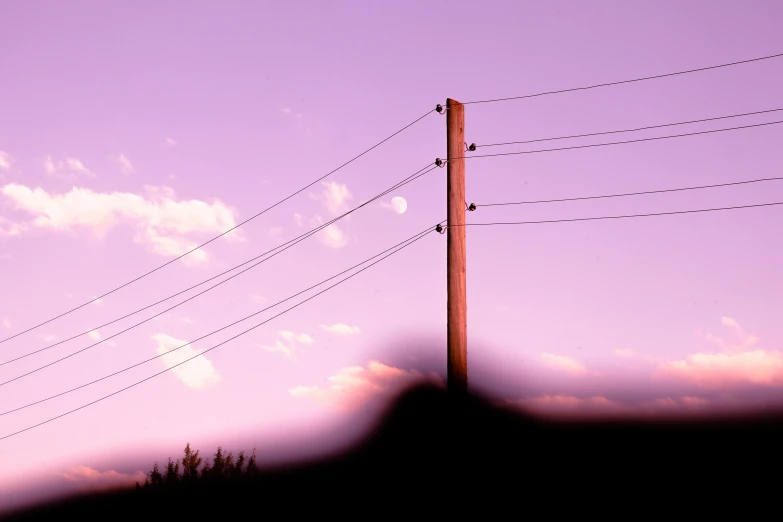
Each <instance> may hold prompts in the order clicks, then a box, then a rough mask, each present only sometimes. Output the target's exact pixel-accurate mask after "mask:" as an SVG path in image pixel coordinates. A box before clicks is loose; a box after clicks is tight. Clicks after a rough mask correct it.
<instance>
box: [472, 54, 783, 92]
mask: <svg viewBox="0 0 783 522" xmlns="http://www.w3.org/2000/svg"><path fill="white" fill-rule="evenodd" d="M781 56H783V53H780V54H772V55H769V56H762V57H760V58H752V59H750V60H742V61H739V62H731V63H724V64H721V65H712V66H710V67H700V68H698V69H689V70H687V71H679V72H673V73H667V74H658V75H655V76H645V77H642V78H634V79H631V80H622V81H618V82H609V83H599V84H596V85H588V86H586V87H573V88H571V89H561V90H558V91H547V92H539V93H536V94H526V95H523V96H512V97H509V98H495V99H492V100H477V101H471V102H464V103H463V105H470V104H475V103H494V102H501V101H509V100H521V99H525V98H535V97H538V96H546V95H549V94H561V93H564V92H573V91H585V90H588V89H597V88H599V87H609V86H611V85H622V84H625V83H633V82H641V81H644V80H655V79H657V78H666V77H669V76H677V75H681V74H689V73H695V72H701V71H708V70H710V69H720V68H721V67H730V66H732V65H740V64H744V63H751V62H759V61H761V60H769V59H771V58H779V57H781Z"/></svg>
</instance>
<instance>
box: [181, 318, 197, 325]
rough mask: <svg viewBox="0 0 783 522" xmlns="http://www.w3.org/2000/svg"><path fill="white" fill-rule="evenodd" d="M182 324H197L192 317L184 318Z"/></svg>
mask: <svg viewBox="0 0 783 522" xmlns="http://www.w3.org/2000/svg"><path fill="white" fill-rule="evenodd" d="M182 322H183V323H187V324H196V321H194V320H193V319H191V318H190V317H183V318H182Z"/></svg>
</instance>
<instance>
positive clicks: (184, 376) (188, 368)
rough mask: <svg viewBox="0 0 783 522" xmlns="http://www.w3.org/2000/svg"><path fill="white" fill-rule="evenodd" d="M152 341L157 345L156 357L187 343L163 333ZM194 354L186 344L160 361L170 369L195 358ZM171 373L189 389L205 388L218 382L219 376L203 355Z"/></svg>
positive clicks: (153, 337)
mask: <svg viewBox="0 0 783 522" xmlns="http://www.w3.org/2000/svg"><path fill="white" fill-rule="evenodd" d="M152 340H154V341H156V342H157V343H158V355H162V354H163V353H166V352H168V351H169V350H173V349H175V348H178V347H180V346H182V345H184V344H186V343H187V341H182V340H180V339H176V338H174V337H172V336H170V335H166V334H163V333H158V334H155V335H153V336H152ZM196 353H197V352H196V350H194V349H193V347H192V346H191V345H190V344H188V345H187V346H185V347H183V348H179V349H178V350H177V351H175V352H172V353H170V354H168V355H164V356H163V357H161V359H163V362H164V363H165V364H166V366H168V367H169V368H172V367H173V366H174V365H175V364H179V363H181V362H182V361H184V360H186V359H189V358H191V357H193V356H195V355H196ZM172 371H173V372H174V375H176V376H177V378H179V380H181V381H182V382H183V383H185V385H187V386H189V387H191V388H205V387H206V386H208V385H214V384H217V383H218V382H220V374H219V373H218V372H217V370H216V369H215V367H214V366H213V364H212V361H210V360H209V359H207V358H206V357H204V355H199V356H197V357H195V358H194V359H192V360H190V361H188V362H186V363H184V364H183V365H181V366H177V367H176V368H174V369H173V370H172Z"/></svg>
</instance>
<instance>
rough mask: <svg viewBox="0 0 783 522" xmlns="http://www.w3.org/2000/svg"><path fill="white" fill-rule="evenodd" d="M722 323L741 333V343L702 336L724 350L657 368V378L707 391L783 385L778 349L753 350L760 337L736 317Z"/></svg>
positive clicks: (782, 361)
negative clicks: (673, 380)
mask: <svg viewBox="0 0 783 522" xmlns="http://www.w3.org/2000/svg"><path fill="white" fill-rule="evenodd" d="M721 323H722V324H723V325H724V326H726V327H729V328H731V329H732V330H733V331H734V332H735V333H736V334H737V337H738V339H739V341H740V344H738V345H737V344H735V345H730V344H729V343H726V342H725V341H724V340H723V339H720V338H718V337H715V336H713V335H711V334H706V335H702V337H703V338H705V339H707V340H710V341H712V342H714V343H715V344H717V345H718V346H720V347H722V348H724V350H723V351H722V352H719V353H697V354H695V355H691V356H690V357H687V358H685V359H680V360H674V361H667V362H665V363H664V364H662V365H660V366H659V367H658V368H657V370H656V372H655V373H654V377H656V378H672V379H677V380H682V381H686V382H691V383H694V384H697V385H699V386H703V387H706V388H726V387H732V386H737V385H741V384H756V385H765V386H780V385H783V354H781V352H779V351H775V350H761V349H755V350H749V349H748V348H750V347H752V346H755V345H756V344H757V343H758V342H759V339H758V337H756V336H755V335H751V334H749V333H747V332H746V331H745V330H744V329H743V328H742V326H741V325H740V324H739V323H738V322H737V321H735V320H734V319H732V318H729V317H722V318H721Z"/></svg>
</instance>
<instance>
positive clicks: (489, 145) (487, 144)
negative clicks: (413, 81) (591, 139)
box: [476, 108, 783, 148]
mask: <svg viewBox="0 0 783 522" xmlns="http://www.w3.org/2000/svg"><path fill="white" fill-rule="evenodd" d="M777 111H783V108H780V109H769V110H766V111H756V112H746V113H743V114H732V115H730V116H717V117H715V118H702V119H700V120H691V121H681V122H677V123H665V124H663V125H650V126H647V127H637V128H635V129H623V130H613V131H604V132H591V133H589V134H573V135H571V136H558V137H555V138H540V139H535V140H525V141H508V142H505V143H485V144H483V145H476V148H480V147H500V146H503V145H517V144H524V143H538V142H541V141H553V140H567V139H570V138H586V137H588V136H602V135H605V134H619V133H622V132H637V131H641V130H649V129H660V128H663V127H674V126H677V125H687V124H689V123H701V122H705V121H715V120H725V119H729V118H740V117H742V116H753V115H755V114H766V113H769V112H777Z"/></svg>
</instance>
